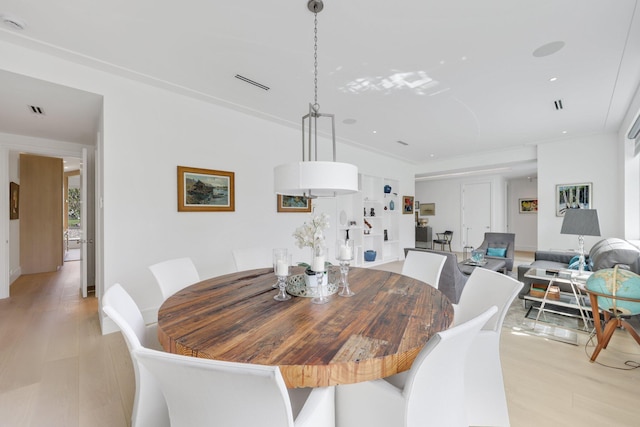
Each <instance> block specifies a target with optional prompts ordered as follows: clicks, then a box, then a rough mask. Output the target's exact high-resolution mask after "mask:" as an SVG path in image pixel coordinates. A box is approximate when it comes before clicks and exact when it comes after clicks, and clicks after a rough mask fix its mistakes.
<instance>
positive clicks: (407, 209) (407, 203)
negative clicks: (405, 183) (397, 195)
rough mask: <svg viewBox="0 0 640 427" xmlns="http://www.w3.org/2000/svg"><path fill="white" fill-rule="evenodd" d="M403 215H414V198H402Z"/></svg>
mask: <svg viewBox="0 0 640 427" xmlns="http://www.w3.org/2000/svg"><path fill="white" fill-rule="evenodd" d="M402 213H403V214H412V213H413V196H402Z"/></svg>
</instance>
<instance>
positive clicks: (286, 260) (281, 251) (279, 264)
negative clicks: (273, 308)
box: [273, 248, 291, 301]
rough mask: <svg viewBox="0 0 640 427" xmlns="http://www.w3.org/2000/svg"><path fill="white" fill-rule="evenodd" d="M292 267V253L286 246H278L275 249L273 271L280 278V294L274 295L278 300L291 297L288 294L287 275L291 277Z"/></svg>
mask: <svg viewBox="0 0 640 427" xmlns="http://www.w3.org/2000/svg"><path fill="white" fill-rule="evenodd" d="M290 268H291V254H289V251H288V250H287V249H286V248H277V249H274V250H273V272H274V273H275V275H276V277H277V278H278V294H277V295H275V296H274V297H273V299H274V300H276V301H286V300H288V299H291V296H290V295H288V294H287V291H286V286H287V277H289V269H290Z"/></svg>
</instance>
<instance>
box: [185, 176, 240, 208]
mask: <svg viewBox="0 0 640 427" xmlns="http://www.w3.org/2000/svg"><path fill="white" fill-rule="evenodd" d="M234 176H235V174H234V173H233V172H225V171H217V170H210V169H200V168H191V167H186V166H178V212H216V211H231V212H233V211H235V210H236V209H235V190H234Z"/></svg>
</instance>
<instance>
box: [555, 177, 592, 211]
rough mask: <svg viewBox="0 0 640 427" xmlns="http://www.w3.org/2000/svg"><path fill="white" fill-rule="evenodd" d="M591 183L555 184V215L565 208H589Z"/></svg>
mask: <svg viewBox="0 0 640 427" xmlns="http://www.w3.org/2000/svg"><path fill="white" fill-rule="evenodd" d="M591 198H592V191H591V183H590V182H586V183H583V184H560V185H556V216H564V213H565V211H566V210H567V209H591V206H592V204H591Z"/></svg>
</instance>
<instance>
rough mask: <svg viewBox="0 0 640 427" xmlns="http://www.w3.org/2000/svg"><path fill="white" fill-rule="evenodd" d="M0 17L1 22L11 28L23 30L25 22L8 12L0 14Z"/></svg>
mask: <svg viewBox="0 0 640 427" xmlns="http://www.w3.org/2000/svg"><path fill="white" fill-rule="evenodd" d="M0 19H1V20H2V23H3V24H4V25H6V26H7V27H9V28H11V29H12V30H24V28H25V27H26V23H25V22H24V21H23V20H22V19H20V18H18V17H17V16H13V15H11V14H9V13H2V14H0Z"/></svg>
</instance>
